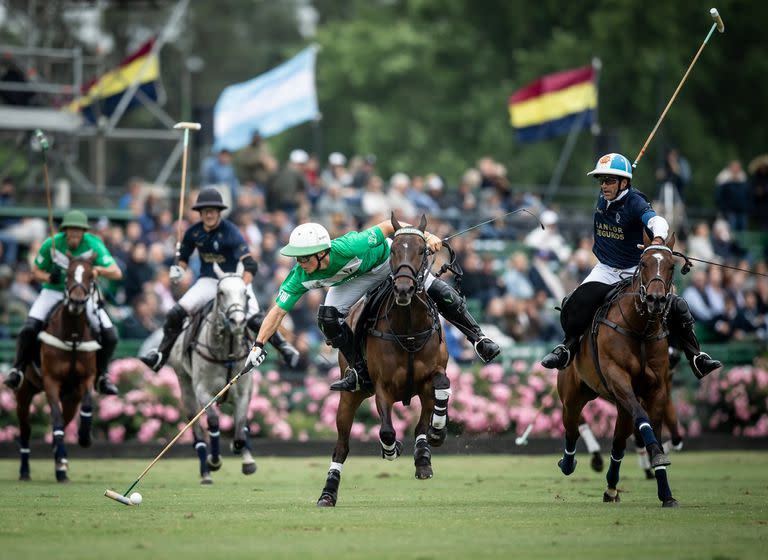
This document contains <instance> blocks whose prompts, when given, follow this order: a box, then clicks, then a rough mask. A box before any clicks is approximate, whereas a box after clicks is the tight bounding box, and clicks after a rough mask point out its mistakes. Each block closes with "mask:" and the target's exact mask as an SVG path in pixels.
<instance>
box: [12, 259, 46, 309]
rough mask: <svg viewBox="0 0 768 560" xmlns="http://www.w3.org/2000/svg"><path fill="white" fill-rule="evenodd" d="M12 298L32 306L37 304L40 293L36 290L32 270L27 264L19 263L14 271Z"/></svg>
mask: <svg viewBox="0 0 768 560" xmlns="http://www.w3.org/2000/svg"><path fill="white" fill-rule="evenodd" d="M9 292H10V296H11V297H13V298H15V299H16V300H18V301H20V302H22V303H24V304H25V305H27V306H31V305H32V304H33V303H35V300H36V299H37V296H38V295H39V292H38V291H37V289H36V288H35V282H34V276H32V269H30V267H29V265H28V264H27V263H18V264H17V265H16V268H15V270H14V276H13V283H12V284H11V287H10V290H9Z"/></svg>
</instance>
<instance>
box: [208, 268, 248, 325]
mask: <svg viewBox="0 0 768 560" xmlns="http://www.w3.org/2000/svg"><path fill="white" fill-rule="evenodd" d="M243 270H244V267H243V263H242V262H239V263H237V270H236V271H235V272H234V273H226V272H224V271H223V270H221V267H220V266H219V265H218V263H214V264H213V271H214V272H215V273H216V276H217V277H218V279H219V282H218V284H217V285H216V312H217V313H218V318H219V320H220V321H221V322H222V323H223V325H224V329H225V330H226V331H227V332H228V333H229V334H231V335H232V336H240V335H242V334H243V333H244V332H245V325H246V318H247V317H246V311H247V309H248V296H247V292H246V285H245V281H244V280H243Z"/></svg>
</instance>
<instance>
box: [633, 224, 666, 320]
mask: <svg viewBox="0 0 768 560" xmlns="http://www.w3.org/2000/svg"><path fill="white" fill-rule="evenodd" d="M643 240H644V243H645V245H644V249H643V254H642V255H641V257H640V265H639V266H638V269H637V273H638V280H639V283H640V286H639V294H640V303H641V305H644V306H645V310H646V311H647V312H648V313H649V314H651V315H660V314H661V313H663V312H664V310H665V309H666V307H667V304H668V303H669V300H670V295H671V292H672V280H674V277H675V257H674V255H673V253H672V250H673V249H674V247H675V234H674V233H673V234H672V235H670V237H669V241H667V244H666V245H652V244H651V240H650V238H649V237H648V235H647V234H646V233H645V232H643Z"/></svg>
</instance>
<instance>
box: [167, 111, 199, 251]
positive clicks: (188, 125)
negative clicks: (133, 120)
mask: <svg viewBox="0 0 768 560" xmlns="http://www.w3.org/2000/svg"><path fill="white" fill-rule="evenodd" d="M173 128H175V129H177V130H184V150H183V152H182V156H181V196H180V197H179V219H178V222H177V224H176V256H175V257H174V264H178V263H179V252H180V251H181V220H182V217H183V216H184V197H185V193H186V187H187V156H188V154H189V131H190V130H200V128H201V125H200V123H196V122H178V123H176V124H175V125H173Z"/></svg>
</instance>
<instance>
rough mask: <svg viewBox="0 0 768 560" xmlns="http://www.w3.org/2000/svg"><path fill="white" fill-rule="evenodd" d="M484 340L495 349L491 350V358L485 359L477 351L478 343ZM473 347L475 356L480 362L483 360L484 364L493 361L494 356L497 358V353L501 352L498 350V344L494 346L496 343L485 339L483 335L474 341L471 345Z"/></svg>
mask: <svg viewBox="0 0 768 560" xmlns="http://www.w3.org/2000/svg"><path fill="white" fill-rule="evenodd" d="M484 340H487V341H488V342H490V343H491V344H492V345H493V346H494V347H495V348H492V353H493V355H492V356H489V357H488V358H486V357H485V356H483V355H482V354H481V353H480V350H479V349H478V346H479V345H480V343H481V342H483V341H484ZM473 346H474V348H475V354H477V356H478V358H480V359H481V360H483V362H485V363H488V362H490V361H491V360H493V359H494V358H495V357H496V356H498V355H499V353H500V352H501V350H500V349H499V345H498V344H496V343H495V342H494V341H493V340H491V339H490V338H488V337H487V336H485V335H483V336H481V337H480V338H478V339H477V340H476V341H475V342H474V343H473Z"/></svg>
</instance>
